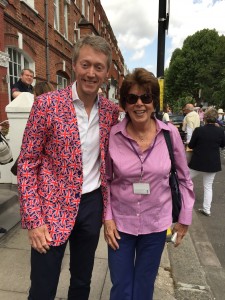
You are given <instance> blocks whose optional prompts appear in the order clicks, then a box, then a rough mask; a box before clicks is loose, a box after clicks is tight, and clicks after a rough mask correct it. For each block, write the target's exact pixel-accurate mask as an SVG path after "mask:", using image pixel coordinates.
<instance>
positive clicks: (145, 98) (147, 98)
mask: <svg viewBox="0 0 225 300" xmlns="http://www.w3.org/2000/svg"><path fill="white" fill-rule="evenodd" d="M139 98H140V99H141V101H142V103H144V104H149V103H151V102H152V95H150V94H143V95H140V96H138V95H135V94H128V95H127V98H126V102H127V103H129V104H135V103H137V101H138V99H139Z"/></svg>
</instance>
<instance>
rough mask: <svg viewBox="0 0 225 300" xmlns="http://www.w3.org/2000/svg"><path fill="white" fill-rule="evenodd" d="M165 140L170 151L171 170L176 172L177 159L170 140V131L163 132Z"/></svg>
mask: <svg viewBox="0 0 225 300" xmlns="http://www.w3.org/2000/svg"><path fill="white" fill-rule="evenodd" d="M163 134H164V138H165V140H166V145H167V148H168V151H169V155H170V160H171V169H172V170H173V171H174V172H176V167H175V159H174V155H173V146H172V142H171V138H170V132H169V131H168V130H163Z"/></svg>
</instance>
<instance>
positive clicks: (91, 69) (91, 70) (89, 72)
mask: <svg viewBox="0 0 225 300" xmlns="http://www.w3.org/2000/svg"><path fill="white" fill-rule="evenodd" d="M88 76H95V68H94V66H91V67H90V68H89V69H88Z"/></svg>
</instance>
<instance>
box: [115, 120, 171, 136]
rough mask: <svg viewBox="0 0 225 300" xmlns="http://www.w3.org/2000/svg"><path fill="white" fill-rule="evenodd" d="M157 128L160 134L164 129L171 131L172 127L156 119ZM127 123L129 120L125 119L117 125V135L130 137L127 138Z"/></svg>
mask: <svg viewBox="0 0 225 300" xmlns="http://www.w3.org/2000/svg"><path fill="white" fill-rule="evenodd" d="M155 120H156V128H157V132H160V131H161V130H162V129H165V130H169V131H170V127H169V126H168V125H167V124H165V123H164V122H162V121H160V120H158V119H156V118H155ZM127 123H128V118H127V117H125V118H124V119H123V120H122V121H121V122H119V123H118V124H116V125H115V127H116V129H115V134H117V133H119V132H121V133H122V134H123V135H124V136H125V137H128V136H127V131H126V126H127Z"/></svg>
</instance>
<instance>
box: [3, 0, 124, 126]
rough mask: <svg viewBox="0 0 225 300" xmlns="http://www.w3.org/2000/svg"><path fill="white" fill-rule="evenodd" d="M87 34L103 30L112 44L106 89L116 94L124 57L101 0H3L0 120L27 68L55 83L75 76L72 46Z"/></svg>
mask: <svg viewBox="0 0 225 300" xmlns="http://www.w3.org/2000/svg"><path fill="white" fill-rule="evenodd" d="M86 34H94V35H100V36H103V37H104V38H105V39H106V40H107V41H108V42H109V43H110V45H111V47H112V50H113V64H112V67H111V69H110V79H109V81H108V82H106V83H105V84H104V86H103V90H104V91H105V92H106V94H107V96H108V97H109V98H117V97H118V94H119V87H120V86H121V83H122V80H123V77H124V59H123V56H122V54H121V51H120V49H119V48H118V45H117V40H116V38H115V36H114V33H113V31H112V28H111V26H110V23H109V21H108V19H107V16H106V14H105V12H104V9H103V7H102V5H101V1H100V0H8V1H6V0H0V121H1V120H4V119H6V114H5V106H6V105H7V104H8V103H9V102H10V101H11V100H10V99H11V95H10V86H11V85H12V84H13V83H14V82H16V81H17V80H18V79H19V76H20V71H21V70H22V69H23V68H30V69H32V70H33V71H34V74H35V80H37V81H40V80H48V81H50V82H51V83H52V84H53V85H54V86H55V88H62V87H65V86H67V85H68V84H70V83H71V82H73V81H74V73H73V70H72V52H73V46H74V44H75V43H76V41H77V39H79V38H80V37H82V36H84V35H86Z"/></svg>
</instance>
